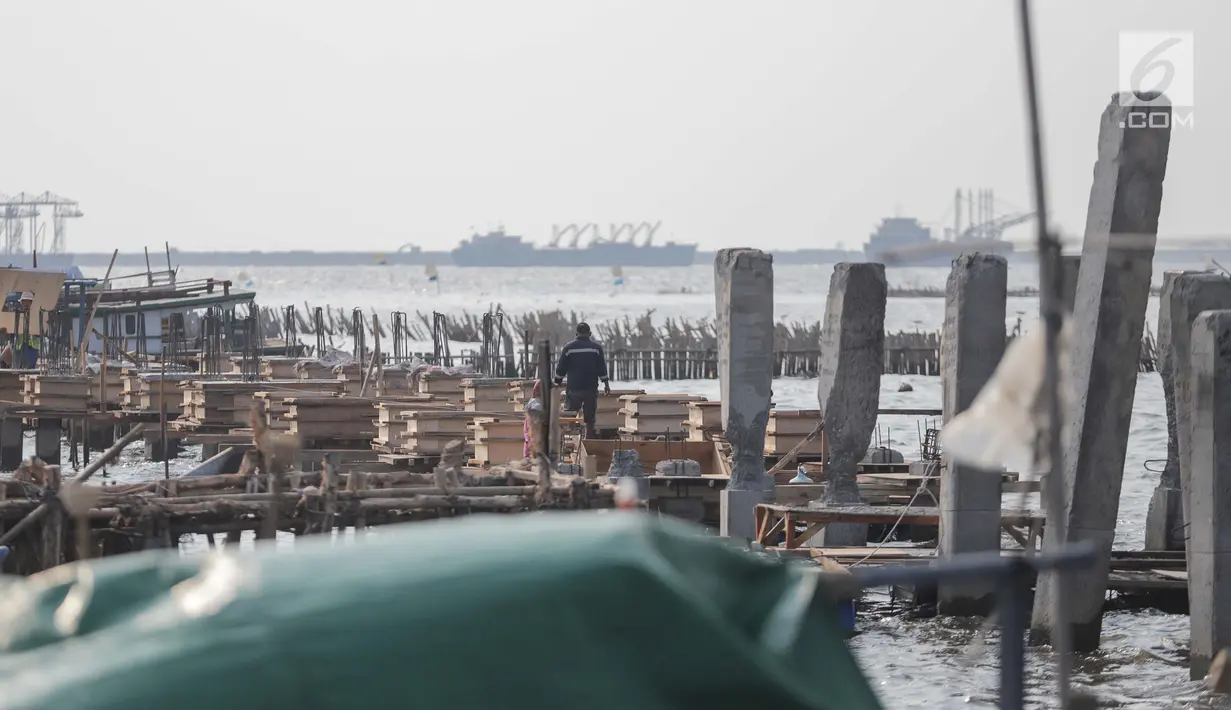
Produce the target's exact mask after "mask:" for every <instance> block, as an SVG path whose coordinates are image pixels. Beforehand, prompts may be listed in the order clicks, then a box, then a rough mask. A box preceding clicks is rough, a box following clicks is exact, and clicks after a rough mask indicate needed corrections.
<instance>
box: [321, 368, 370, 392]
mask: <svg viewBox="0 0 1231 710" xmlns="http://www.w3.org/2000/svg"><path fill="white" fill-rule="evenodd" d="M366 371H367V366H366V365H364V364H363V363H359V362H348V363H346V364H343V365H334V366H333V369H332V370H330V374H328V375H326V377H332V378H334V379H335V380H337V381H338V382H340V383H342V391H343V392H345V393H346V394H348V395H350V396H352V397H358V396H359V392H360V391H362V390H363V376H364V373H365V372H366ZM374 392H376V383H375V382H369V383H368V392H367V393H368V394H372V393H374Z"/></svg>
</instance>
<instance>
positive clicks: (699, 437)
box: [684, 402, 722, 441]
mask: <svg viewBox="0 0 1231 710" xmlns="http://www.w3.org/2000/svg"><path fill="white" fill-rule="evenodd" d="M684 429H685V430H687V431H688V440H689V441H713V440H714V438H715V437H721V436H722V402H689V403H688V419H686V420H685V421H684Z"/></svg>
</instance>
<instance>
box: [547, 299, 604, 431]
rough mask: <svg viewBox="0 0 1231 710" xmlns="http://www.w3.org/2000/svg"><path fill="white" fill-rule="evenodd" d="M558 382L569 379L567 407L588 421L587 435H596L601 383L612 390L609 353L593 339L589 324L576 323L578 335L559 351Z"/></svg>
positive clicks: (566, 395) (558, 383)
mask: <svg viewBox="0 0 1231 710" xmlns="http://www.w3.org/2000/svg"><path fill="white" fill-rule="evenodd" d="M553 381H554V382H555V383H556V385H557V386H558V385H560V384H561V383H564V382H566V381H567V383H568V384H567V385H565V390H564V408H565V409H567V410H569V411H572V412H576V411H578V410H580V411H581V417H582V419H583V420H584V421H585V423H586V436H587V437H593V436H595V430H594V413H595V410H597V409H598V383H599V382H602V383H603V392H604V393H606V394H611V383H610V382H609V381H608V379H607V357H606V354H605V353H603V346H602V345H599V344H598V343H596V342H594V341H593V340H591V339H590V326H589V324H587V323H578V324H577V337H576V338H575V339H574V340H571V341H569V343H568V345H565V346H564V349H563V350H561V351H560V361H559V362H557V363H556V376H555V378H554V380H553Z"/></svg>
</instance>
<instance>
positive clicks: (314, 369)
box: [294, 359, 333, 380]
mask: <svg viewBox="0 0 1231 710" xmlns="http://www.w3.org/2000/svg"><path fill="white" fill-rule="evenodd" d="M294 369H295V374H296V376H297V377H298V378H299V379H301V380H328V379H330V378H332V377H333V365H326V364H325V363H323V362H321V361H320V360H313V359H304V360H300V361H299V362H297V363H295V365H294Z"/></svg>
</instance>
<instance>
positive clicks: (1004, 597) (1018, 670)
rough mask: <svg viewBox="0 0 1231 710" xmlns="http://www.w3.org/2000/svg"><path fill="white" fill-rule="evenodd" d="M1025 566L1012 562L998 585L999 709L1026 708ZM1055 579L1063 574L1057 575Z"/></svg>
mask: <svg viewBox="0 0 1231 710" xmlns="http://www.w3.org/2000/svg"><path fill="white" fill-rule="evenodd" d="M1024 572H1025V565H1023V564H1021V562H1020V560H1014V564H1012V565H1011V566H1010V567H1009V571H1008V572H1007V573H1005V575H1004V577H1003V578H1002V580H1001V583H1000V608H999V609H998V610H997V613H998V614H999V616H1000V710H1023V708H1025V706H1026V682H1025V675H1026V626H1027V624H1028V623H1029V619H1030V613H1029V611H1028V609H1029V605H1030V595H1029V593H1028V588H1027V587H1026V584H1027V583H1028V582H1027V581H1026V575H1025V574H1024ZM1057 576H1058V577H1060V576H1063V574H1059V573H1058V574H1057Z"/></svg>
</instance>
